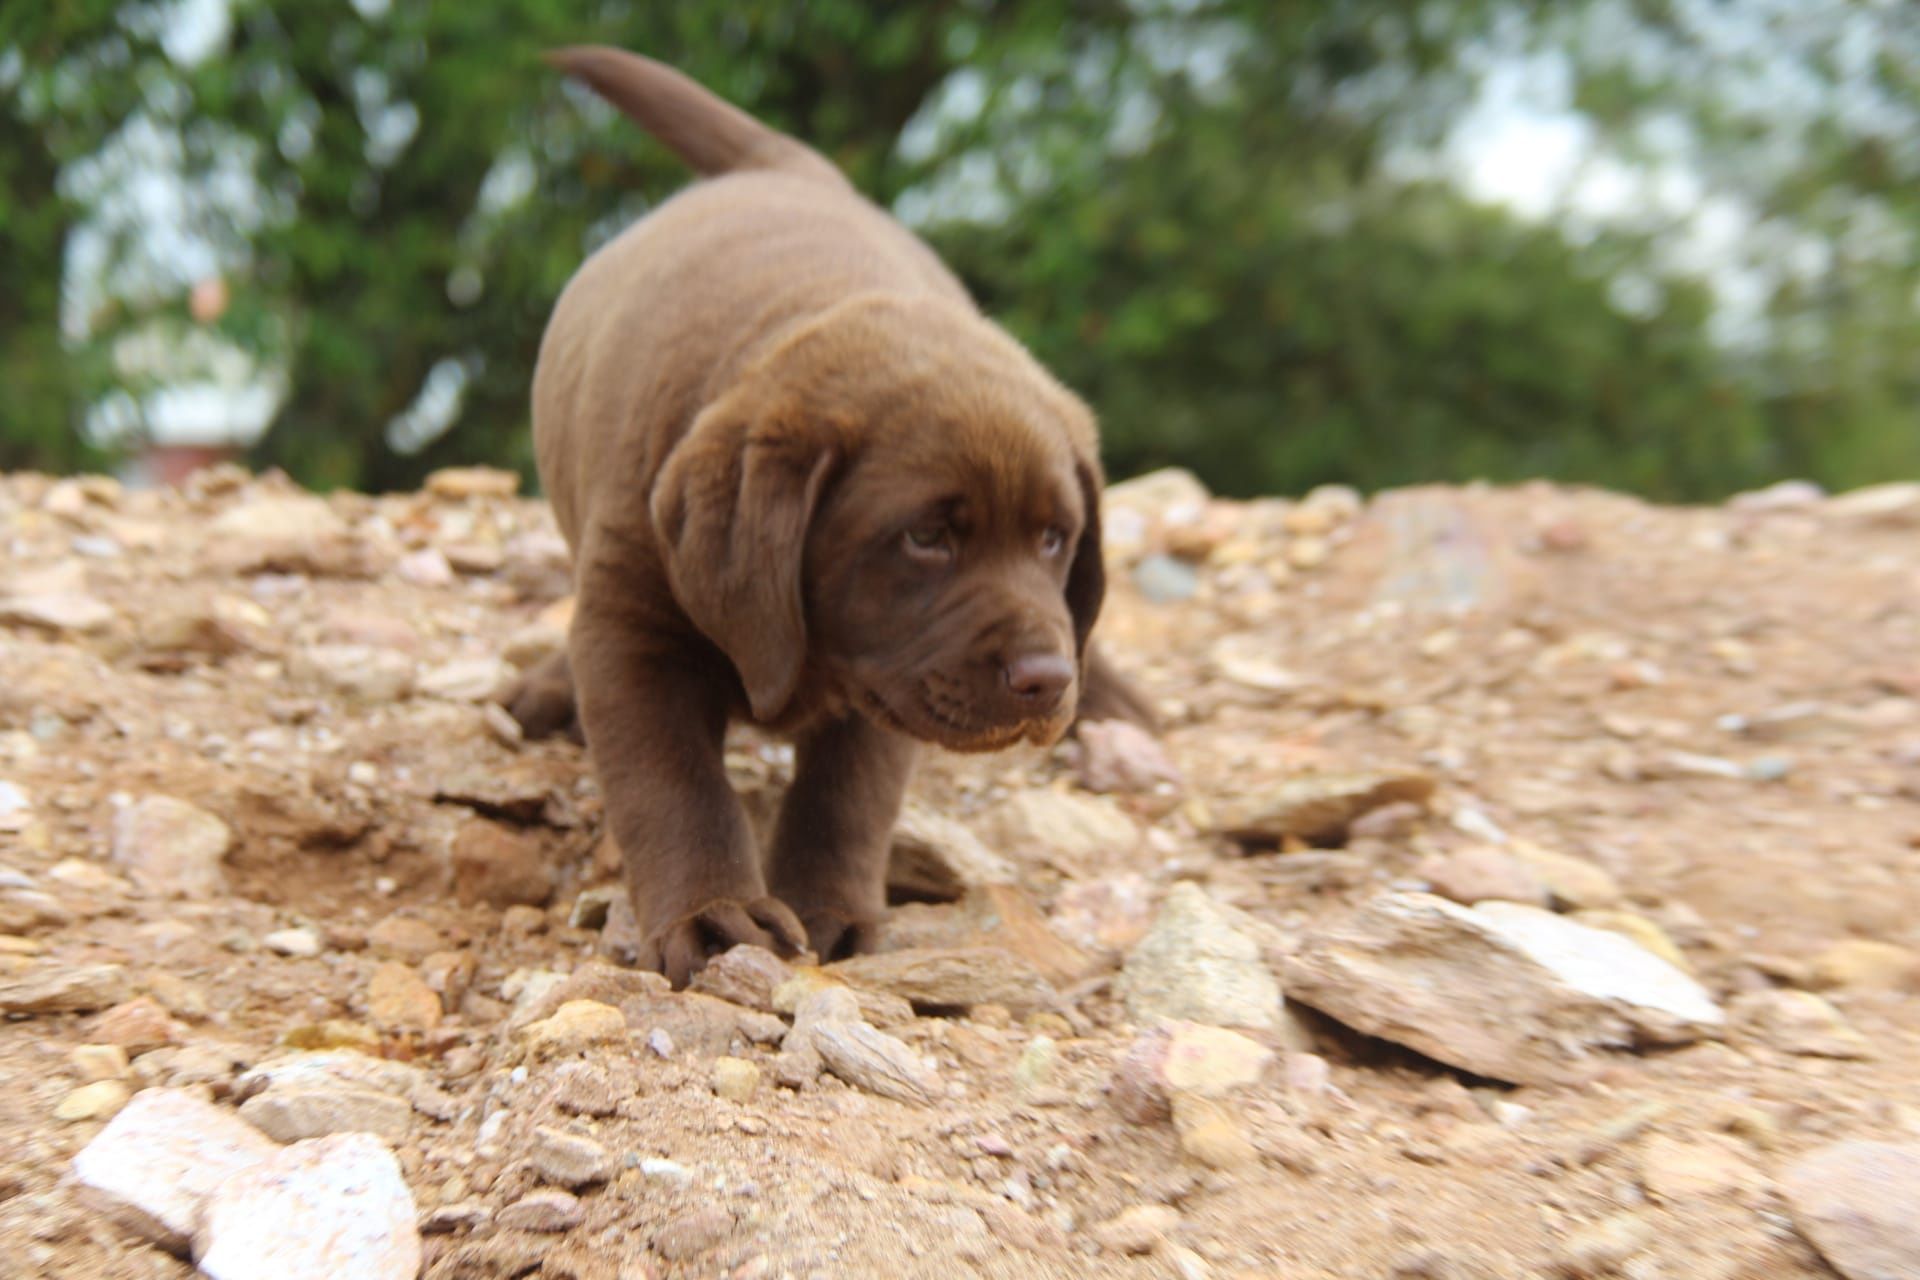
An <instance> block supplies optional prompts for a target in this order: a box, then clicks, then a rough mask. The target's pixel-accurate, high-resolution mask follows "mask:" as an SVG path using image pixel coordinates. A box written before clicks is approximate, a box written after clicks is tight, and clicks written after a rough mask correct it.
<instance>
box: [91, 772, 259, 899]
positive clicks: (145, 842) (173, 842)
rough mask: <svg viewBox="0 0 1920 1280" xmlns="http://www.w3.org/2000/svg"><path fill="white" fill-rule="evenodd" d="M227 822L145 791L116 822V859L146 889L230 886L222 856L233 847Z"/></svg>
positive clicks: (167, 891) (170, 893)
mask: <svg viewBox="0 0 1920 1280" xmlns="http://www.w3.org/2000/svg"><path fill="white" fill-rule="evenodd" d="M232 844H233V832H232V831H231V830H230V829H228V827H227V824H226V823H224V822H222V821H221V820H220V819H218V818H216V817H214V816H213V815H212V814H210V813H208V812H206V811H205V810H203V809H199V808H196V807H194V806H193V805H190V804H188V803H187V802H186V801H184V800H176V799H174V798H173V797H172V796H142V797H141V798H140V799H138V800H136V801H134V802H133V803H132V804H130V805H128V806H126V807H125V808H124V809H122V810H121V811H120V812H119V814H118V815H116V816H115V818H114V822H113V858H114V861H116V862H118V863H119V864H120V865H122V866H123V867H125V868H126V869H127V874H128V875H129V876H130V877H131V878H132V880H133V882H134V884H135V885H137V886H139V888H140V889H142V890H143V891H145V892H147V893H150V894H156V895H160V896H165V897H188V898H205V897H214V896H216V895H219V894H223V893H225V892H226V890H227V877H226V873H225V872H224V871H223V870H221V865H220V864H221V861H222V860H223V859H224V858H225V857H226V856H227V850H228V849H229V848H230V847H232Z"/></svg>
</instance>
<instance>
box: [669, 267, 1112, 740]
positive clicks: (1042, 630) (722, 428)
mask: <svg viewBox="0 0 1920 1280" xmlns="http://www.w3.org/2000/svg"><path fill="white" fill-rule="evenodd" d="M1100 487H1101V477H1100V469H1099V460H1098V455H1097V450H1096V443H1095V432H1094V427H1093V419H1092V416H1091V414H1089V413H1088V412H1087V410H1086V409H1085V407H1084V406H1082V405H1081V404H1080V402H1079V401H1078V400H1076V399H1075V398H1074V397H1073V396H1072V395H1071V394H1070V393H1068V392H1067V391H1066V390H1065V389H1063V388H1062V387H1060V386H1059V384H1057V383H1056V382H1054V381H1053V379H1052V378H1051V377H1049V376H1048V375H1047V374H1046V372H1045V371H1044V370H1042V369H1041V368H1040V367H1039V365H1038V364H1037V363H1036V362H1034V361H1033V359H1032V358H1031V357H1030V356H1028V355H1027V353H1026V352H1025V351H1024V350H1023V349H1021V348H1020V347H1019V345H1018V344H1016V343H1014V342H1013V341H1012V340H1011V339H1010V338H1007V337H1006V336H1005V335H1004V334H1002V333H1000V332H999V331H998V330H997V329H995V328H993V327H992V326H991V325H989V324H987V323H986V322H985V321H983V320H981V319H980V318H979V317H978V316H977V315H974V314H972V313H970V312H967V311H964V310H963V309H961V308H959V307H956V306H954V305H952V304H949V303H941V302H932V301H928V302H916V301H903V300H897V299H879V298H875V299H864V300H854V301H851V302H848V303H846V304H843V305H842V306H841V307H839V308H836V309H835V310H834V311H833V312H831V313H829V314H828V315H826V316H824V317H822V318H821V319H820V320H818V321H815V322H814V323H812V324H810V325H809V326H807V327H806V328H805V329H803V330H802V331H800V332H799V333H797V334H795V335H793V336H791V337H790V338H788V339H787V340H785V341H784V342H783V343H781V344H780V345H779V346H778V347H777V348H776V349H775V350H774V351H772V352H771V353H769V354H768V355H767V356H766V357H764V358H763V359H762V360H760V361H759V362H758V363H757V364H756V365H755V367H754V368H753V369H752V370H751V371H750V372H749V373H748V374H747V375H746V376H745V377H743V378H742V379H741V380H740V382H739V383H738V384H737V385H736V386H735V387H734V388H733V389H732V390H731V391H730V392H729V393H728V394H727V395H725V396H723V397H722V398H721V399H720V400H719V401H717V402H716V403H715V404H714V405H713V406H711V407H710V408H709V409H708V410H707V411H706V412H705V413H703V414H702V415H701V417H700V419H699V421H698V422H696V424H695V426H694V429H693V430H692V431H691V432H690V433H689V435H688V436H687V438H686V439H685V440H683V441H682V442H681V443H680V445H679V446H678V447H676V449H675V450H674V452H673V454H672V455H671V457H670V458H669V459H668V462H667V465H666V467H665V468H664V469H663V471H662V473H661V477H660V480H659V483H658V484H657V486H656V489H655V493H654V500H653V514H654V520H655V525H656V528H657V529H658V531H659V534H660V537H661V542H662V545H663V546H664V547H665V548H666V553H667V561H668V568H669V572H670V575H671V577H672V580H673V584H674V591H675V594H676V596H677V597H678V599H679V600H680V603H681V606H682V607H683V608H684V609H686V611H687V613H688V615H689V616H690V617H691V618H692V619H693V621H694V623H695V625H697V626H699V627H700V628H701V630H702V631H704V632H705V633H706V634H707V636H708V637H709V638H710V639H712V640H713V641H714V642H715V643H716V644H717V645H719V646H720V648H721V649H723V650H724V651H725V652H726V653H727V655H728V657H729V658H730V659H731V660H732V661H733V663H734V666H735V668H736V669H737V670H738V671H739V673H740V676H741V680H742V682H743V684H744V685H745V687H746V690H747V695H748V698H749V700H750V702H751V703H752V706H753V712H754V715H755V717H756V718H758V719H761V720H770V719H773V718H775V717H777V716H778V715H779V714H780V712H781V711H782V710H783V709H785V708H786V707H787V705H788V704H789V702H790V701H791V700H792V698H793V695H794V693H795V691H796V690H797V689H798V687H799V685H800V682H801V679H802V675H803V672H812V673H815V674H816V675H817V676H818V677H820V678H823V679H825V680H827V681H828V682H830V683H831V684H832V685H833V686H834V687H835V688H836V689H837V690H838V691H839V692H840V693H841V694H842V695H843V696H844V697H846V698H847V699H849V700H850V701H851V702H852V703H853V705H854V706H855V707H857V708H858V709H859V710H860V711H862V712H864V713H865V714H867V715H869V716H871V717H872V718H873V719H875V720H877V721H880V722H881V723H884V724H886V725H888V726H890V727H892V728H894V729H897V730H899V731H902V732H905V733H908V734H910V735H912V736H913V737H916V738H920V739H924V740H926V741H929V742H936V743H939V744H940V745H942V746H945V747H948V748H951V749H954V750H961V751H982V750H992V749H995V748H998V747H1003V746H1007V745H1009V744H1011V743H1013V742H1016V741H1019V740H1020V739H1023V738H1024V739H1028V740H1031V741H1034V742H1041V743H1044V742H1051V741H1053V740H1055V739H1057V738H1058V737H1059V736H1060V735H1061V734H1062V733H1064V732H1065V730H1066V728H1067V726H1068V725H1069V724H1070V723H1071V721H1072V719H1073V711H1074V706H1075V704H1076V701H1077V699H1078V695H1079V685H1080V674H1081V663H1082V659H1083V655H1084V652H1085V647H1086V639H1087V633H1088V632H1089V631H1090V630H1091V629H1092V626H1093V622H1094V619H1095V617H1096V616H1097V614H1098V613H1099V610H1100V603H1101V599H1102V596H1103V595H1104V591H1105V574H1104V571H1103V568H1102V563H1101V553H1100V523H1099V497H1100Z"/></svg>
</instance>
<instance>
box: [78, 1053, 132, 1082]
mask: <svg viewBox="0 0 1920 1280" xmlns="http://www.w3.org/2000/svg"><path fill="white" fill-rule="evenodd" d="M67 1061H68V1062H70V1063H72V1064H73V1069H74V1070H75V1071H77V1072H79V1073H80V1078H81V1079H82V1080H86V1081H89V1082H91V1081H94V1080H124V1079H125V1078H126V1076H127V1068H128V1061H127V1051H126V1050H125V1049H122V1048H121V1047H120V1046H119V1045H117V1044H79V1045H75V1046H74V1047H73V1051H72V1052H71V1053H69V1054H68V1055H67Z"/></svg>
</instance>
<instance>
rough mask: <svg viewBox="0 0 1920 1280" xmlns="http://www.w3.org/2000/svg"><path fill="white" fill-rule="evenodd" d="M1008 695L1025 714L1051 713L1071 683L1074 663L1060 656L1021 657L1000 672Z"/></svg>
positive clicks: (1007, 664)
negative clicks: (1010, 695)
mask: <svg viewBox="0 0 1920 1280" xmlns="http://www.w3.org/2000/svg"><path fill="white" fill-rule="evenodd" d="M1001 674H1002V675H1003V676H1004V677H1005V679H1006V684H1007V692H1009V693H1011V694H1012V695H1013V697H1014V700H1015V702H1017V703H1018V704H1019V705H1020V706H1021V708H1022V709H1023V710H1025V711H1026V712H1027V713H1028V714H1030V715H1031V714H1044V713H1045V712H1048V711H1051V710H1052V709H1053V708H1054V707H1055V706H1057V705H1058V704H1059V702H1060V698H1061V695H1063V694H1064V693H1066V691H1067V686H1068V685H1070V684H1072V683H1073V659H1072V658H1069V657H1067V656H1066V655H1065V654H1059V653H1023V654H1019V655H1017V656H1015V657H1014V658H1012V659H1010V660H1009V661H1008V662H1007V663H1006V665H1005V666H1004V667H1002V668H1001Z"/></svg>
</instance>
